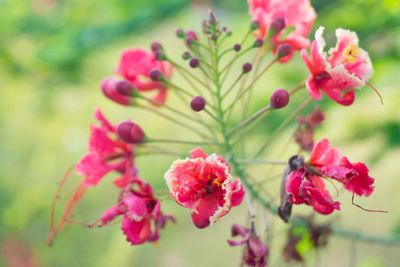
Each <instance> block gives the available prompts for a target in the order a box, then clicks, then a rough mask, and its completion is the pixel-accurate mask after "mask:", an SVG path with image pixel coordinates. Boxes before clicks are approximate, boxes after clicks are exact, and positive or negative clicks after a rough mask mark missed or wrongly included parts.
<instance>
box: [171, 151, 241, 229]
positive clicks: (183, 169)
mask: <svg viewBox="0 0 400 267" xmlns="http://www.w3.org/2000/svg"><path fill="white" fill-rule="evenodd" d="M190 154H191V159H189V158H186V159H184V160H181V159H178V160H176V161H175V162H173V163H172V165H171V167H170V169H169V170H168V171H167V172H166V173H165V175H164V178H165V180H166V182H167V185H168V187H169V190H170V193H171V195H172V197H173V198H174V200H175V201H176V202H177V203H178V204H179V205H181V206H182V207H185V208H189V209H191V210H192V213H191V216H192V219H193V223H194V225H195V226H196V227H198V228H205V227H207V226H209V225H210V224H213V223H215V222H216V221H217V220H218V219H219V218H221V217H223V216H225V215H226V214H227V213H228V212H229V211H230V209H231V208H232V207H235V206H238V205H240V203H241V202H242V200H243V198H244V194H245V191H244V189H243V185H242V184H241V183H240V180H239V179H237V180H235V181H234V180H233V178H232V176H231V168H230V166H229V165H228V163H227V162H226V161H225V160H224V159H223V158H221V157H219V156H217V155H216V154H212V155H210V156H208V155H207V154H206V153H204V151H203V150H202V149H201V148H196V149H194V150H192V151H191V152H190Z"/></svg>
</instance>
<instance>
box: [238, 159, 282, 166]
mask: <svg viewBox="0 0 400 267" xmlns="http://www.w3.org/2000/svg"><path fill="white" fill-rule="evenodd" d="M238 162H239V163H254V164H277V165H286V164H287V162H286V161H280V160H260V159H238Z"/></svg>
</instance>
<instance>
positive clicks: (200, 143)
mask: <svg viewBox="0 0 400 267" xmlns="http://www.w3.org/2000/svg"><path fill="white" fill-rule="evenodd" d="M146 143H174V144H187V145H221V143H214V142H197V141H184V140H172V139H150V140H148V141H146Z"/></svg>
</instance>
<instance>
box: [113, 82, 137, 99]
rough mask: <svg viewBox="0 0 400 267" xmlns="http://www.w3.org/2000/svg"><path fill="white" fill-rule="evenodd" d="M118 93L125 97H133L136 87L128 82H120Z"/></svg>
mask: <svg viewBox="0 0 400 267" xmlns="http://www.w3.org/2000/svg"><path fill="white" fill-rule="evenodd" d="M116 89H117V92H118V93H120V94H121V95H124V96H132V93H133V91H134V90H135V86H134V85H133V84H132V83H131V82H128V81H119V82H118V83H117V85H116Z"/></svg>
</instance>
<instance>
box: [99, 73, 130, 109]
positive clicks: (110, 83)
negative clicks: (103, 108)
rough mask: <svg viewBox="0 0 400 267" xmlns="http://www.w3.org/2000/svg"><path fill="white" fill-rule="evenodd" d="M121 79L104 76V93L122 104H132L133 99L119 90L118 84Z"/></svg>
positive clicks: (102, 86)
mask: <svg viewBox="0 0 400 267" xmlns="http://www.w3.org/2000/svg"><path fill="white" fill-rule="evenodd" d="M120 81H121V80H120V79H117V78H114V77H107V78H104V79H103V80H102V81H101V83H100V88H101V91H102V92H103V94H104V95H105V96H106V97H107V98H108V99H110V100H112V101H114V102H115V103H118V104H120V105H125V106H127V105H130V104H132V103H131V99H130V98H129V97H128V96H125V95H122V94H120V93H119V92H118V91H117V84H118V83H119V82H120Z"/></svg>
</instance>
